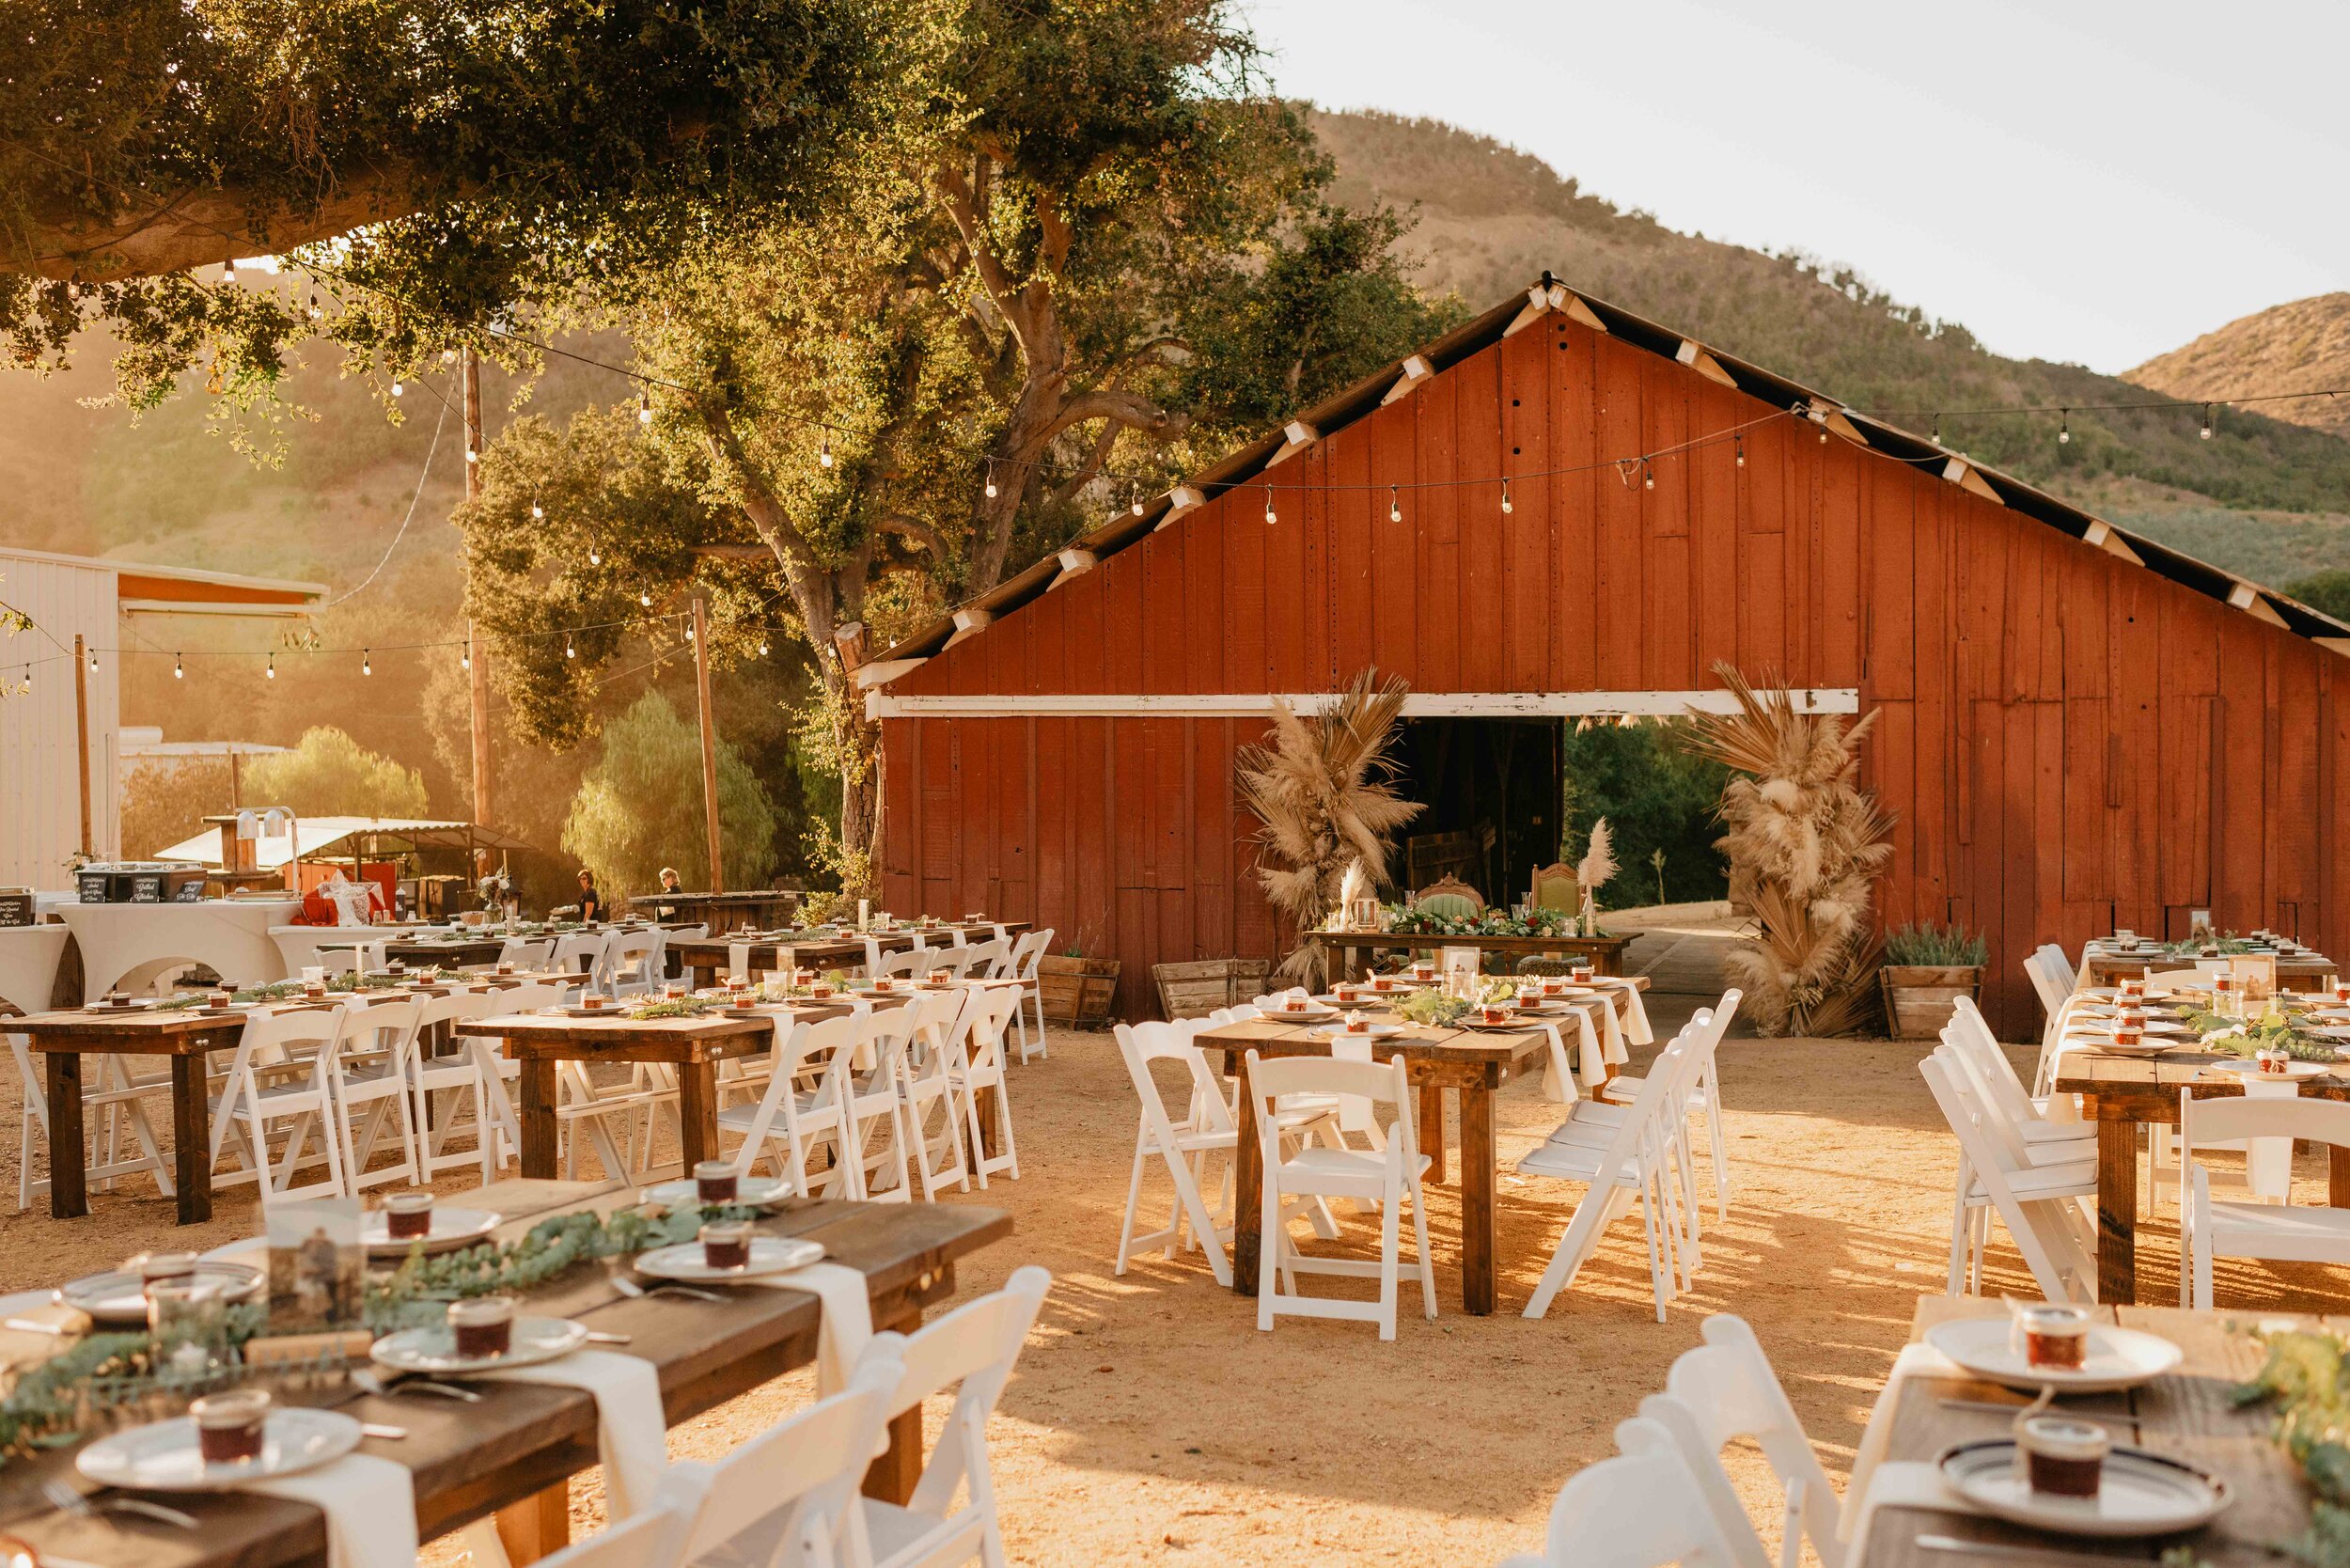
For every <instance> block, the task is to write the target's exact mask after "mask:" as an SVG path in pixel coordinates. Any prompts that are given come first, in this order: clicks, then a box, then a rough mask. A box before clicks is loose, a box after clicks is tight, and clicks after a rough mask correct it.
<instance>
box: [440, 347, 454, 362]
mask: <svg viewBox="0 0 2350 1568" xmlns="http://www.w3.org/2000/svg"><path fill="white" fill-rule="evenodd" d="M441 363H442V364H444V365H454V364H456V363H457V351H456V350H455V349H443V350H442V351H441Z"/></svg>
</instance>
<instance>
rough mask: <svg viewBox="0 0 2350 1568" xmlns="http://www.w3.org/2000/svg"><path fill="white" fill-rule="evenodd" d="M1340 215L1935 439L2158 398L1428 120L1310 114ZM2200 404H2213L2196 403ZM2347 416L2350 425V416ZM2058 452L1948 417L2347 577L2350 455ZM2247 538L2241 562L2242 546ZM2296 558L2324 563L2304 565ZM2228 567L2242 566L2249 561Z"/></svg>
mask: <svg viewBox="0 0 2350 1568" xmlns="http://www.w3.org/2000/svg"><path fill="white" fill-rule="evenodd" d="M1312 120H1313V124H1314V127H1315V131H1316V133H1317V134H1318V135H1319V136H1320V137H1321V138H1322V141H1323V144H1324V146H1325V147H1326V148H1328V149H1329V150H1330V152H1331V155H1332V156H1333V158H1335V160H1336V161H1337V164H1338V168H1339V172H1340V187H1339V194H1340V196H1341V198H1342V199H1345V200H1348V201H1350V202H1355V203H1362V202H1366V201H1370V200H1373V199H1378V200H1385V201H1388V202H1392V203H1394V204H1396V205H1397V206H1398V207H1400V208H1403V209H1406V210H1409V211H1410V212H1414V213H1415V214H1416V215H1417V218H1418V225H1417V227H1415V228H1414V229H1413V231H1412V232H1411V233H1410V234H1409V235H1407V236H1406V237H1405V239H1404V241H1403V242H1402V243H1403V244H1404V246H1405V247H1406V249H1407V250H1408V252H1409V253H1410V254H1411V255H1412V257H1413V258H1414V259H1415V260H1416V263H1417V273H1418V278H1419V279H1420V281H1421V282H1422V284H1423V285H1424V286H1425V287H1427V288H1429V289H1431V290H1436V291H1440V292H1441V291H1444V290H1453V291H1456V292H1458V293H1459V294H1460V295H1461V297H1462V298H1463V300H1465V302H1467V303H1468V304H1470V305H1471V306H1479V307H1481V306H1485V305H1487V304H1490V303H1491V302H1492V301H1494V300H1496V299H1498V298H1500V297H1501V296H1502V295H1504V294H1506V293H1508V292H1509V291H1511V290H1513V289H1519V288H1523V287H1525V285H1526V284H1527V282H1528V280H1529V279H1531V278H1532V277H1534V276H1535V275H1536V274H1540V273H1541V272H1542V271H1543V269H1544V268H1548V269H1549V270H1550V271H1552V272H1554V273H1556V274H1558V275H1559V277H1560V278H1561V279H1563V280H1564V281H1566V282H1567V283H1569V284H1570V285H1572V286H1574V287H1575V288H1579V289H1582V290H1587V291H1589V292H1590V293H1592V294H1595V295H1597V296H1599V297H1600V298H1603V299H1606V300H1607V301H1609V302H1611V303H1612V304H1615V305H1619V306H1625V307H1627V308H1629V309H1632V310H1636V311H1638V312H1640V313H1641V314H1643V315H1646V316H1649V317H1652V318H1653V319H1654V320H1656V321H1660V322H1663V323H1665V324H1668V325H1670V326H1673V327H1675V328H1678V329H1680V330H1683V331H1685V332H1687V333H1689V334H1690V335H1691V336H1693V337H1697V338H1699V339H1700V340H1701V341H1703V342H1705V343H1707V344H1710V345H1713V346H1716V347H1719V348H1724V349H1728V350H1729V351H1730V352H1731V353H1736V354H1739V355H1741V356H1743V357H1745V358H1747V359H1750V360H1752V361H1754V362H1755V363H1756V364H1759V365H1762V366H1764V367H1767V368H1771V369H1773V370H1777V371H1778V372H1780V373H1781V374H1784V375H1788V376H1792V377H1794V379H1796V380H1798V381H1802V382H1806V383H1808V384H1811V385H1814V386H1817V387H1819V388H1820V389H1821V390H1823V391H1826V392H1831V393H1833V394H1835V395H1836V396H1837V397H1839V398H1841V399H1842V400H1845V401H1847V402H1849V403H1852V404H1853V405H1855V406H1857V407H1859V408H1862V409H1866V410H1869V411H1870V412H1872V413H1877V414H1881V415H1883V416H1886V417H1888V418H1890V419H1892V420H1893V421H1894V422H1896V423H1899V424H1902V425H1904V426H1906V427H1909V428H1912V429H1915V430H1917V431H1920V432H1926V431H1931V430H1932V428H1933V425H1934V420H1935V411H1936V410H1942V409H1961V408H1982V407H1994V408H1998V407H2013V406H2015V405H2019V404H2022V405H2046V406H2060V405H2064V404H2075V405H2078V404H2087V403H2106V402H2130V401H2136V400H2145V399H2146V398H2147V397H2148V396H2149V392H2148V389H2147V388H2146V387H2144V386H2140V385H2136V384H2132V383H2130V382H2128V381H2125V380H2123V379H2121V378H2117V377H2113V376H2104V375H2098V374H2096V373H2094V372H2092V371H2090V370H2087V369H2084V368H2081V367H2079V366H2075V365H2058V364H2052V363H2049V362H2047V361H2045V360H2016V359H2008V358H2004V357H2002V356H2000V355H1998V354H1994V353H1988V352H1987V351H1985V350H1984V349H1983V348H1982V346H1981V345H1980V344H1978V343H1977V342H1976V341H1975V339H1974V338H1973V337H1972V336H1971V335H1970V334H1969V333H1967V331H1966V329H1965V328H1964V327H1962V326H1959V325H1957V324H1955V323H1952V322H1949V321H1937V320H1936V319H1935V318H1934V317H1932V316H1931V315H1929V314H1927V313H1926V312H1924V311H1923V310H1920V309H1919V308H1917V307H1915V306H1905V305H1902V304H1900V303H1898V302H1896V301H1893V300H1891V299H1889V298H1888V297H1886V296H1885V295H1884V294H1882V293H1880V292H1878V291H1876V290H1872V288H1870V286H1869V285H1868V284H1867V283H1866V282H1865V281H1864V280H1863V279H1862V278H1860V277H1859V276H1858V275H1857V274H1854V273H1853V272H1851V271H1849V270H1844V269H1838V268H1829V267H1825V266H1823V265H1822V264H1821V263H1819V262H1818V261H1817V260H1816V259H1812V258H1808V257H1802V256H1795V255H1783V256H1770V255H1764V254H1763V253H1761V252H1758V251H1753V250H1747V249H1745V248H1743V247H1740V246H1736V245H1730V244H1724V243H1719V242H1716V241H1711V240H1707V239H1706V238H1704V237H1703V236H1702V235H1692V234H1681V233H1677V232H1675V231H1673V230H1671V229H1669V228H1666V227H1663V226H1662V225H1660V224H1658V223H1657V222H1655V221H1654V220H1653V218H1650V217H1648V216H1647V215H1645V214H1643V213H1640V212H1637V211H1636V212H1625V211H1622V210H1620V209H1619V208H1618V207H1616V206H1615V205H1614V204H1613V203H1611V202H1608V201H1606V200H1604V199H1601V198H1600V197H1598V196H1593V195H1591V194H1590V193H1588V192H1585V191H1583V190H1582V189H1581V188H1580V187H1579V186H1578V185H1577V184H1576V182H1575V180H1573V179H1571V178H1568V177H1565V176H1562V175H1560V174H1559V173H1558V172H1557V171H1556V170H1554V169H1552V168H1551V167H1549V165H1545V164H1544V163H1543V162H1542V161H1541V160H1540V159H1537V158H1533V157H1530V156H1528V154H1526V153H1523V152H1519V151H1517V150H1516V149H1512V148H1509V147H1505V146H1503V145H1501V144H1500V143H1497V142H1495V141H1493V140H1491V139H1489V138H1486V137H1482V136H1478V135H1474V134H1471V133H1467V132H1465V131H1460V130H1456V129H1454V128H1453V127H1450V126H1448V125H1444V124H1440V123H1437V122H1435V121H1432V120H1412V119H1404V118H1399V117H1396V116H1392V115H1383V114H1375V113H1325V112H1321V111H1315V112H1313V113H1312ZM2193 395H2195V396H2201V395H2203V394H2200V393H2199V394H2193ZM2344 412H2345V413H2350V410H2345V411H2344ZM2070 422H2071V430H2072V436H2073V439H2072V440H2071V442H2070V443H2068V444H2063V445H2060V444H2059V443H2058V441H2057V439H2056V435H2057V421H2056V420H2055V419H2054V418H2052V417H2048V416H1971V417H1965V418H1961V417H1957V416H1945V417H1944V418H1943V420H1942V422H1941V433H1942V436H1943V439H1944V440H1945V441H1946V442H1948V443H1949V444H1950V445H1951V447H1956V448H1959V449H1962V450H1965V451H1966V452H1968V453H1970V454H1971V455H1973V456H1975V457H1977V458H1979V459H1981V460H1982V461H1984V462H1986V463H1993V464H1995V465H1997V466H1998V467H2001V468H2005V469H2008V470H2010V471H2011V472H2013V473H2015V474H2018V475H2020V476H2022V477H2024V478H2029V479H2031V480H2033V481H2034V482H2036V483H2040V484H2043V485H2045V486H2046V487H2048V488H2049V489H2051V490H2054V491H2057V492H2059V493H2060V494H2067V495H2071V496H2076V497H2080V498H2082V499H2084V500H2086V499H2088V498H2090V497H2092V496H2096V497H2098V499H2099V502H2100V504H2101V505H2103V506H2107V507H2112V506H2113V505H2114V503H2115V502H2116V500H2120V501H2122V502H2123V505H2122V506H2120V507H2119V508H2118V509H2117V510H2112V511H2110V512H2109V513H2108V515H2111V516H2113V518H2114V520H2115V521H2117V522H2120V523H2123V524H2124V525H2129V526H2136V527H2141V528H2143V529H2144V530H2145V531H2146V532H2148V533H2151V534H2154V535H2155V536H2156V537H2163V538H2168V537H2170V529H2171V526H2172V520H2173V518H2174V517H2177V516H2180V515H2182V514H2186V513H2192V514H2194V515H2193V520H2192V526H2191V527H2188V528H2186V529H2185V534H2186V536H2191V537H2192V539H2193V541H2194V542H2193V544H2192V545H2189V544H2187V543H2186V538H2185V537H2183V538H2181V539H2180V541H2179V542H2180V543H2181V547H2182V548H2193V549H2195V550H2196V551H2197V553H2199V554H2203V555H2205V556H2207V557H2209V556H2213V555H2217V556H2219V557H2232V556H2237V555H2240V557H2241V558H2242V559H2243V560H2244V563H2245V564H2244V565H2242V566H2239V567H2238V569H2239V570H2245V571H2247V572H2249V570H2250V566H2251V563H2252V562H2253V561H2254V560H2259V561H2261V562H2262V563H2264V564H2265V565H2272V566H2273V565H2275V564H2277V559H2276V554H2277V553H2276V552H2275V551H2273V550H2270V549H2268V548H2266V546H2265V544H2264V541H2260V539H2259V536H2260V535H2261V534H2262V533H2264V531H2265V530H2266V529H2267V528H2268V527H2269V526H2271V525H2272V524H2273V522H2274V521H2275V519H2274V517H2273V516H2272V517H2270V518H2258V517H2254V516H2252V515H2250V514H2252V513H2255V512H2265V513H2270V514H2287V515H2288V516H2290V517H2293V518H2296V519H2306V520H2311V527H2313V528H2314V529H2315V530H2316V531H2315V533H2314V534H2312V535H2311V536H2310V537H2311V538H2313V539H2315V540H2316V541H2317V545H2316V548H2315V550H2314V554H2315V556H2316V557H2319V558H2321V559H2324V558H2325V557H2331V558H2330V560H2326V564H2335V565H2350V543H2346V544H2344V545H2343V546H2342V548H2338V549H2328V548H2327V546H2328V545H2329V544H2332V543H2334V542H2335V541H2350V534H2344V533H2343V532H2342V528H2341V526H2340V525H2341V523H2342V520H2343V518H2342V514H2344V513H2350V441H2344V440H2341V439H2337V438H2336V437H2335V436H2333V435H2331V434H2328V433H2325V432H2323V431H2314V430H2307V429H2303V428H2301V427H2299V426H2296V425H2294V424H2291V423H2287V422H2284V421H2282V420H2279V419H2271V418H2265V417H2262V416H2255V415H2250V414H2236V413H2234V412H2233V411H2232V412H2230V413H2228V414H2226V415H2224V416H2222V417H2221V420H2220V423H2219V426H2218V430H2217V434H2216V435H2215V436H2214V438H2213V439H2211V440H2209V441H2204V440H2202V439H2201V438H2200V437H2199V435H2198V426H2199V424H2200V420H2199V418H2198V416H2197V415H2196V414H2195V413H2193V412H2191V411H2170V412H2162V413H2131V414H2102V415H2091V414H2076V415H2074V416H2072V417H2071V421H2070ZM2236 532H2241V533H2242V534H2243V535H2244V536H2245V542H2246V548H2245V549H2243V550H2242V551H2241V552H2237V551H2236V550H2235V549H2234V546H2233V545H2232V544H2231V542H2230V541H2229V537H2228V536H2230V535H2231V534H2233V533H2236ZM2293 554H2294V555H2295V557H2296V558H2298V557H2303V556H2307V555H2309V554H2311V552H2310V551H2307V550H2301V551H2295V552H2293ZM2222 564H2227V565H2236V564H2237V563H2236V559H2234V558H2223V560H2222Z"/></svg>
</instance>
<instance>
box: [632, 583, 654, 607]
mask: <svg viewBox="0 0 2350 1568" xmlns="http://www.w3.org/2000/svg"><path fill="white" fill-rule="evenodd" d="M636 602H637V603H638V604H642V605H643V606H644V607H645V608H647V609H649V610H650V609H651V608H652V594H651V593H650V592H649V591H647V590H645V589H641V588H640V589H639V590H637V594H636Z"/></svg>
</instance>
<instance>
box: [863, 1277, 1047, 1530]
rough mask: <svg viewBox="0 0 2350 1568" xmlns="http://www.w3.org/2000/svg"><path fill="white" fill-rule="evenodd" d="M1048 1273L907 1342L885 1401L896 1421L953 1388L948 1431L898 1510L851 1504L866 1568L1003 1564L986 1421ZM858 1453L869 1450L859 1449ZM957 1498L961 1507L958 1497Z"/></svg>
mask: <svg viewBox="0 0 2350 1568" xmlns="http://www.w3.org/2000/svg"><path fill="white" fill-rule="evenodd" d="M1052 1283H1053V1277H1052V1275H1050V1274H1049V1273H1047V1272H1046V1271H1045V1270H1043V1269H1042V1268H1039V1267H1037V1266H1036V1265H1035V1264H1034V1263H1029V1264H1027V1265H1026V1266H1024V1267H1022V1268H1019V1269H1016V1270H1014V1271H1013V1273H1012V1277H1011V1278H1010V1279H1008V1280H1006V1281H1005V1283H1004V1288H1003V1289H1002V1290H1000V1291H997V1292H995V1294H993V1295H983V1296H981V1297H979V1300H977V1301H973V1302H967V1303H965V1304H964V1305H963V1306H961V1307H958V1308H956V1309H954V1310H953V1311H951V1312H949V1313H948V1314H947V1315H946V1316H945V1317H943V1318H940V1319H939V1320H938V1321H937V1322H936V1323H933V1324H931V1325H929V1326H927V1327H924V1328H921V1329H917V1331H915V1332H914V1333H913V1334H911V1335H908V1336H907V1337H906V1341H905V1344H904V1347H903V1352H902V1355H903V1359H904V1362H905V1375H904V1377H903V1378H902V1379H901V1381H900V1383H899V1385H898V1390H897V1392H896V1394H895V1395H893V1396H892V1397H891V1399H890V1400H889V1403H888V1410H887V1415H888V1417H889V1418H890V1419H895V1418H897V1417H898V1416H901V1415H902V1414H904V1413H905V1412H906V1411H909V1410H918V1409H920V1408H921V1406H922V1402H923V1401H924V1400H926V1399H928V1398H930V1397H931V1396H932V1395H933V1394H943V1393H946V1392H947V1391H948V1390H949V1389H952V1390H953V1391H954V1405H953V1407H952V1408H951V1409H950V1410H948V1413H947V1420H946V1427H945V1430H944V1431H943V1432H941V1433H940V1435H939V1438H938V1442H937V1444H936V1445H935V1446H934V1447H933V1448H932V1450H931V1453H930V1457H929V1459H928V1460H927V1461H925V1462H924V1464H923V1466H922V1479H921V1480H920V1481H918V1482H916V1483H915V1487H914V1496H913V1497H910V1498H909V1499H907V1501H906V1502H905V1503H904V1504H903V1505H902V1506H901V1505H900V1504H897V1503H889V1502H884V1501H882V1500H881V1499H879V1498H877V1497H863V1498H860V1499H858V1501H857V1502H856V1504H855V1505H854V1506H855V1507H856V1509H857V1510H858V1513H857V1522H858V1524H859V1525H860V1526H861V1527H862V1530H863V1536H864V1541H865V1544H866V1546H867V1548H868V1550H869V1552H870V1558H871V1563H872V1568H948V1564H953V1563H960V1562H968V1561H969V1560H971V1559H973V1558H975V1557H976V1558H978V1559H979V1560H980V1561H981V1562H984V1563H987V1564H989V1565H990V1568H1000V1565H1001V1564H1002V1563H1003V1562H1004V1560H1005V1559H1004V1540H1003V1532H1002V1531H1001V1529H998V1528H997V1525H996V1519H995V1477H994V1475H993V1474H992V1473H991V1471H990V1469H989V1467H988V1463H987V1419H988V1417H989V1416H990V1415H991V1414H992V1413H993V1412H994V1411H995V1403H996V1401H997V1400H999V1399H1001V1398H1002V1397H1003V1392H1004V1385H1005V1384H1006V1383H1008V1382H1010V1381H1011V1370H1012V1368H1013V1366H1014V1365H1015V1364H1016V1363H1017V1362H1018V1361H1019V1359H1020V1349H1021V1346H1022V1345H1024V1344H1026V1342H1027V1338H1028V1328H1029V1325H1032V1324H1034V1323H1035V1322H1036V1314H1037V1309H1038V1308H1040V1307H1042V1305H1043V1304H1044V1293H1045V1291H1046V1290H1047V1289H1048V1288H1049V1287H1050V1286H1051V1285H1052ZM860 1451H868V1452H870V1450H860ZM958 1493H960V1494H962V1496H963V1499H964V1500H963V1504H962V1506H961V1507H957V1506H955V1497H956V1495H957V1494H958Z"/></svg>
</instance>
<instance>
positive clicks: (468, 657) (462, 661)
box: [457, 643, 473, 669]
mask: <svg viewBox="0 0 2350 1568" xmlns="http://www.w3.org/2000/svg"><path fill="white" fill-rule="evenodd" d="M457 667H458V668H459V669H471V668H473V644H471V643H467V644H466V645H465V649H464V651H463V652H462V653H460V654H458V655H457Z"/></svg>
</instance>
